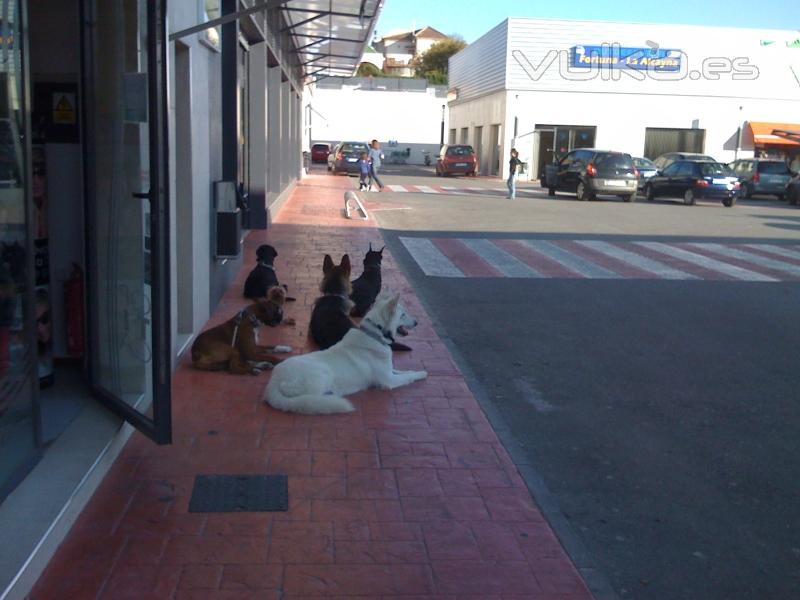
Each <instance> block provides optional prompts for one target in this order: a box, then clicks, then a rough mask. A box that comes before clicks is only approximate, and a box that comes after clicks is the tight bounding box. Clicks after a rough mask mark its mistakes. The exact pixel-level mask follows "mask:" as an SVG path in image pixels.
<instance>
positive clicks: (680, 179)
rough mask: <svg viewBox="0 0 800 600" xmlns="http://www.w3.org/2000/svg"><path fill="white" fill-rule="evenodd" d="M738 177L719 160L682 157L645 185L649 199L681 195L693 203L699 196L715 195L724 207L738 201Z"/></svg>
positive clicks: (685, 200) (710, 196)
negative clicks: (709, 160) (698, 159)
mask: <svg viewBox="0 0 800 600" xmlns="http://www.w3.org/2000/svg"><path fill="white" fill-rule="evenodd" d="M739 189H740V184H739V179H738V178H737V177H736V175H735V174H734V173H733V171H731V170H730V169H729V168H728V167H727V166H726V165H723V164H720V163H717V162H708V161H695V160H679V161H677V162H673V163H672V164H671V165H669V166H668V167H667V168H666V169H664V170H661V171H659V172H658V173H657V174H656V175H654V176H653V177H651V178H650V179H649V181H648V182H647V184H645V187H644V193H645V196H646V197H647V199H648V200H650V201H652V200H655V199H656V198H682V199H683V203H684V204H686V205H689V206H691V205H693V204H694V203H695V201H696V200H697V199H700V198H716V199H719V200H722V203H723V204H724V205H725V206H733V205H734V204H736V197H737V196H738V195H739Z"/></svg>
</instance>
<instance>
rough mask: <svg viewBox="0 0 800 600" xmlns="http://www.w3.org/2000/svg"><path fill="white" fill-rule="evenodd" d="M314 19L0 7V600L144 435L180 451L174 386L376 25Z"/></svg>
mask: <svg viewBox="0 0 800 600" xmlns="http://www.w3.org/2000/svg"><path fill="white" fill-rule="evenodd" d="M318 4H319V3H316V2H313V1H312V0H309V1H305V0H297V1H294V2H292V3H291V5H290V6H289V3H284V2H269V3H264V2H260V1H256V0H185V1H180V2H167V0H3V1H2V2H0V5H2V6H1V8H2V10H1V12H0V14H2V21H3V23H2V25H3V27H2V31H0V81H2V86H1V87H0V130H2V153H0V243H1V244H2V245H1V246H0V250H2V255H1V256H0V539H3V540H6V541H8V540H12V539H13V540H14V543H13V544H11V543H4V544H0V598H3V599H6V598H8V599H10V598H22V597H24V596H25V594H26V589H29V588H30V585H31V584H32V582H33V581H35V579H36V577H37V575H38V572H40V571H41V569H42V568H43V567H44V566H45V565H46V562H47V560H48V557H49V554H48V553H51V552H52V551H53V550H54V549H55V547H57V545H58V543H59V541H60V537H59V536H63V535H64V534H65V533H66V531H67V530H68V529H69V526H70V524H71V519H74V518H75V517H76V516H77V514H78V513H79V512H80V509H81V507H82V506H83V504H84V503H85V502H86V501H87V500H88V498H89V497H90V496H91V493H92V491H93V489H94V486H96V485H97V484H98V483H99V481H100V480H101V479H102V476H103V473H104V469H105V468H107V467H108V466H109V465H110V464H111V462H113V460H114V457H115V456H116V452H118V451H119V449H120V448H121V447H122V445H123V444H124V443H125V441H126V439H127V437H128V436H129V435H130V433H131V432H132V431H133V428H138V429H140V430H141V431H143V432H144V433H145V434H146V435H147V436H149V437H150V438H152V440H153V443H158V444H168V443H170V441H171V428H172V421H171V411H170V397H171V386H170V380H171V375H172V371H173V369H174V368H175V365H176V364H177V362H178V361H179V360H180V359H181V358H182V356H183V353H184V352H185V351H186V349H187V348H188V347H190V345H191V342H192V340H193V339H194V337H195V335H196V334H197V333H199V332H200V330H201V328H202V327H203V326H204V324H205V323H206V321H207V320H208V317H209V315H210V313H211V312H212V310H213V309H214V308H215V307H216V305H217V304H218V302H219V300H220V298H221V297H222V295H223V293H224V292H225V290H226V289H227V288H228V286H229V284H230V282H231V281H232V280H233V278H234V276H235V275H236V273H237V272H238V270H239V268H240V267H241V265H242V245H243V240H244V236H245V235H246V233H247V230H248V229H264V228H267V227H268V226H269V224H270V222H271V219H272V216H273V215H274V214H275V212H276V211H277V210H278V209H279V208H280V206H281V204H282V202H283V201H284V200H285V199H286V198H287V197H288V195H289V194H290V193H291V191H292V189H293V186H294V185H295V183H296V182H297V180H298V179H299V178H300V177H301V176H302V172H303V166H304V165H303V157H302V150H303V146H304V142H305V141H306V140H305V138H304V132H305V129H304V120H305V115H306V113H307V110H308V104H309V96H308V90H307V88H308V86H309V85H310V84H313V82H314V80H315V79H317V78H319V77H325V76H329V75H345V76H349V75H352V74H353V72H354V70H355V68H356V67H357V65H358V63H359V61H360V58H361V55H362V53H363V50H364V46H365V44H366V41H367V40H369V39H370V38H371V35H372V31H373V29H374V25H375V21H376V19H377V15H378V11H379V8H380V2H379V1H378V0H367V1H366V2H362V1H360V0H335V1H333V2H327V3H325V4H326V7H325V8H318V6H317V5H318ZM309 14H311V15H315V16H314V18H309ZM333 30H336V31H347V36H346V37H342V36H340V35H338V34H336V33H335V32H334V31H333ZM21 524H24V527H23V526H22V525H21Z"/></svg>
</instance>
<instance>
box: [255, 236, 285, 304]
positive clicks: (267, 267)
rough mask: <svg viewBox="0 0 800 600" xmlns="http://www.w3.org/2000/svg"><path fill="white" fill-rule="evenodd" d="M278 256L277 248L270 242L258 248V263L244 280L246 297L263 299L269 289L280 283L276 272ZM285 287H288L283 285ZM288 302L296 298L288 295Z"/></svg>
mask: <svg viewBox="0 0 800 600" xmlns="http://www.w3.org/2000/svg"><path fill="white" fill-rule="evenodd" d="M277 256H278V252H277V250H275V248H273V247H272V246H270V245H269V244H262V245H261V246H259V247H258V249H257V250H256V259H257V260H258V264H257V265H256V266H255V267H254V268H253V270H252V271H250V274H249V275H248V276H247V281H245V282H244V297H245V298H250V299H251V300H261V299H263V298H266V297H267V290H268V289H269V288H271V287H274V286H276V285H281V284H280V283H278V276H277V275H276V274H275V267H274V266H273V264H274V263H275V258H276V257H277ZM281 287H282V288H283V289H285V290H288V288H287V287H286V286H285V285H283V286H281ZM286 301H287V302H293V301H294V298H291V297H289V296H287V297H286Z"/></svg>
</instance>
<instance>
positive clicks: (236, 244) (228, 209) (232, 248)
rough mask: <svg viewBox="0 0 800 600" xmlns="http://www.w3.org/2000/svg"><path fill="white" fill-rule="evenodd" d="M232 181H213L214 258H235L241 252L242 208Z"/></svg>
mask: <svg viewBox="0 0 800 600" xmlns="http://www.w3.org/2000/svg"><path fill="white" fill-rule="evenodd" d="M238 196H239V194H238V193H237V189H236V183H234V182H233V181H215V182H214V204H215V207H216V210H217V219H216V244H215V246H216V252H215V256H216V258H236V257H238V256H239V254H240V253H241V239H242V210H241V209H240V208H239V206H238V203H239V197H238Z"/></svg>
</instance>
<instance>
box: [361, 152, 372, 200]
mask: <svg viewBox="0 0 800 600" xmlns="http://www.w3.org/2000/svg"><path fill="white" fill-rule="evenodd" d="M371 172H372V164H371V163H370V161H369V154H367V153H366V152H362V153H361V156H360V157H359V159H358V191H360V192H368V191H369V190H370V188H371V187H372V179H371V175H370V174H371Z"/></svg>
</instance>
